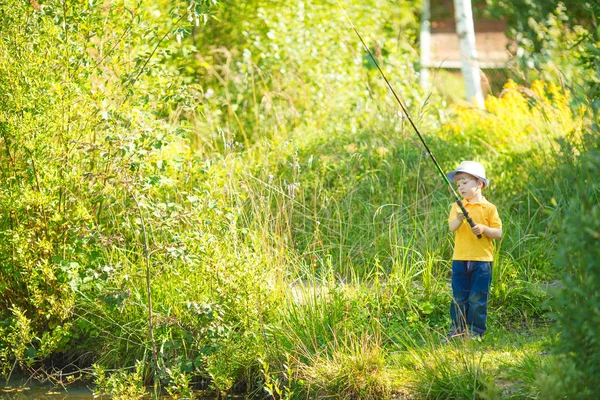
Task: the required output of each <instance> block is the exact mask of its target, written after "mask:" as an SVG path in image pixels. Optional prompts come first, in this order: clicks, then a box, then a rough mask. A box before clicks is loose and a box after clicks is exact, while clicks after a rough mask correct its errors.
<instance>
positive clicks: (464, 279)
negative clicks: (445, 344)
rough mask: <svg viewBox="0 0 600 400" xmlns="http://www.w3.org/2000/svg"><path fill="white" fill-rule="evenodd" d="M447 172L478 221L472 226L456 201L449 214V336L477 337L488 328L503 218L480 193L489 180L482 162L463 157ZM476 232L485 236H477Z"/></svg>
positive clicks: (466, 206)
mask: <svg viewBox="0 0 600 400" xmlns="http://www.w3.org/2000/svg"><path fill="white" fill-rule="evenodd" d="M446 176H447V177H448V179H450V180H453V181H454V183H455V184H456V186H457V187H458V191H459V192H460V194H461V195H462V197H463V198H464V200H463V205H464V207H465V209H466V210H467V212H468V213H469V216H470V217H471V218H472V219H473V222H475V226H474V227H473V228H471V227H470V226H469V224H468V223H467V220H466V218H465V216H464V215H463V213H462V211H461V210H460V208H459V207H458V205H457V204H456V203H453V205H452V209H451V210H450V217H449V218H448V225H449V227H450V231H451V232H456V238H455V243H454V254H453V256H452V296H453V300H452V303H451V305H450V316H451V317H452V326H451V328H450V331H449V332H448V334H447V335H446V338H447V340H449V339H451V338H454V337H458V336H463V335H468V336H470V337H474V338H478V337H481V336H483V334H484V333H485V331H486V318H487V303H488V295H489V290H490V284H491V282H492V262H493V261H494V245H493V243H492V239H500V238H501V237H502V222H501V221H500V217H499V216H498V210H497V209H496V206H495V205H493V204H492V203H490V202H489V201H487V200H486V199H485V197H483V196H482V194H481V191H482V190H483V189H485V188H486V187H487V186H488V184H489V181H488V180H487V179H486V177H485V169H484V168H483V165H481V164H479V163H477V162H475V161H463V162H461V163H460V165H459V166H458V168H457V169H455V170H454V171H451V172H449V173H448V174H447V175H446ZM477 235H482V238H481V239H478V238H477Z"/></svg>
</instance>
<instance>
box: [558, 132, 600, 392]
mask: <svg viewBox="0 0 600 400" xmlns="http://www.w3.org/2000/svg"><path fill="white" fill-rule="evenodd" d="M583 143H584V146H583V149H582V150H583V151H584V153H582V154H581V156H579V157H573V156H572V153H571V151H572V150H573V148H572V147H566V148H565V150H566V155H565V165H564V167H563V168H562V169H561V171H562V174H563V176H564V177H565V179H568V180H570V181H571V189H572V196H571V201H570V202H569V204H568V208H567V210H566V212H565V218H564V221H563V224H562V230H563V234H562V236H561V239H560V241H559V253H558V258H557V262H558V265H559V266H560V267H561V268H562V269H563V270H564V271H565V274H564V278H563V284H564V287H563V288H562V289H561V290H560V291H559V292H558V293H556V295H555V298H554V301H553V304H554V305H555V307H556V312H557V316H556V318H557V322H558V330H559V333H560V335H559V340H558V343H557V346H556V350H557V351H558V353H559V354H561V355H562V357H563V358H564V365H565V366H566V368H561V369H560V373H557V372H558V371H555V375H554V379H556V380H555V382H556V391H554V392H552V391H548V394H551V393H552V394H551V397H552V398H559V397H563V396H567V397H578V398H590V399H591V398H593V397H594V396H595V395H596V390H597V388H598V372H599V371H600V352H599V350H598V349H599V348H600V344H599V343H598V340H599V339H598V338H599V337H600V317H599V315H598V308H599V303H598V281H599V279H600V269H599V264H598V260H599V259H600V250H599V249H600V247H599V245H598V242H599V239H600V233H599V232H600V201H599V200H600V198H599V193H600V185H599V184H598V180H597V179H596V177H597V176H598V173H599V171H600V142H599V141H598V137H597V132H590V134H589V136H586V138H585V140H584V142H583ZM561 360H562V358H561ZM561 364H562V361H561Z"/></svg>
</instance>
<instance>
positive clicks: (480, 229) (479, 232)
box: [471, 224, 486, 235]
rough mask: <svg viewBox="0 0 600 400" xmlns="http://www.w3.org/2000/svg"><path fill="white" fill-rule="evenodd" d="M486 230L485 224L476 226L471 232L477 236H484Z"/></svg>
mask: <svg viewBox="0 0 600 400" xmlns="http://www.w3.org/2000/svg"><path fill="white" fill-rule="evenodd" d="M485 228H486V226H485V225H483V224H475V226H474V227H472V228H471V232H473V233H474V234H476V235H483V234H484V232H485Z"/></svg>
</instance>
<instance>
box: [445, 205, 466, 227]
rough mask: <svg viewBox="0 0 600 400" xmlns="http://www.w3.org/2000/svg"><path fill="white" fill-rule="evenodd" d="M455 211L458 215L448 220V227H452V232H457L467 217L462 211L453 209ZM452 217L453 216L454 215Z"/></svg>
mask: <svg viewBox="0 0 600 400" xmlns="http://www.w3.org/2000/svg"><path fill="white" fill-rule="evenodd" d="M453 213H454V214H455V216H456V217H455V218H454V219H450V220H449V221H448V227H450V232H456V231H457V230H458V228H460V226H461V225H462V223H463V221H464V219H465V215H464V214H463V213H462V212H458V211H456V210H453ZM450 218H452V216H451V217H450Z"/></svg>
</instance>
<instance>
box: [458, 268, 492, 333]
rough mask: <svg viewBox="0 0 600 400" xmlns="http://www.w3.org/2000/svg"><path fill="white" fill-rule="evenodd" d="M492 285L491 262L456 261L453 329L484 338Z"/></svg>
mask: <svg viewBox="0 0 600 400" xmlns="http://www.w3.org/2000/svg"><path fill="white" fill-rule="evenodd" d="M491 283H492V263H491V262H489V261H456V260H452V296H453V299H452V303H451V305H450V316H451V317H452V328H453V329H454V330H456V331H458V332H464V331H465V329H466V328H468V329H469V332H471V333H474V334H477V335H483V334H484V333H485V330H486V324H485V321H486V318H487V306H488V297H489V293H490V284H491Z"/></svg>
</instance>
